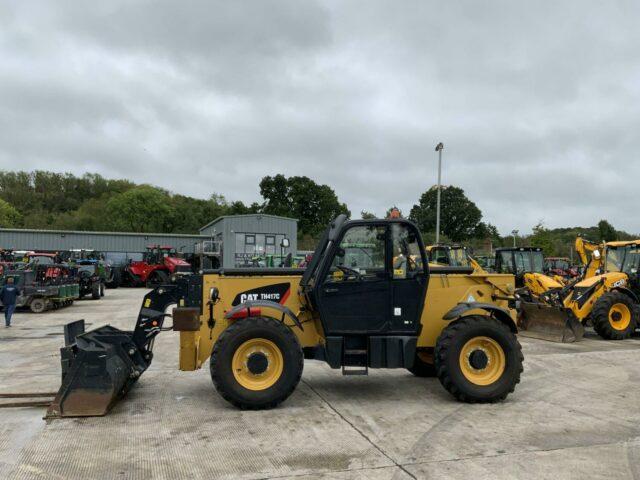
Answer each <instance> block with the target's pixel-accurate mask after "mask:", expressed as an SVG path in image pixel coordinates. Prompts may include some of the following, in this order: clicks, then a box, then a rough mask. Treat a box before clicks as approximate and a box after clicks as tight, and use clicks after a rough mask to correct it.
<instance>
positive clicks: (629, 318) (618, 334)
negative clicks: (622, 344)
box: [591, 290, 638, 340]
mask: <svg viewBox="0 0 640 480" xmlns="http://www.w3.org/2000/svg"><path fill="white" fill-rule="evenodd" d="M637 316H638V314H637V309H636V307H635V305H634V303H633V300H632V299H631V298H630V297H629V296H627V295H625V294H624V293H622V292H618V291H615V290H614V291H611V292H607V293H605V294H604V295H602V296H601V297H600V298H599V299H598V300H597V301H596V304H595V305H594V306H593V310H592V312H591V321H592V322H593V329H594V330H595V331H596V332H597V333H598V335H600V336H601V337H602V338H604V339H607V340H623V339H625V338H629V337H630V336H631V335H632V334H633V332H634V330H635V329H636V325H637V323H638V318H637Z"/></svg>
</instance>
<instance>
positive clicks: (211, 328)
mask: <svg viewBox="0 0 640 480" xmlns="http://www.w3.org/2000/svg"><path fill="white" fill-rule="evenodd" d="M417 259H419V261H418V260H417ZM514 288H515V287H514V278H513V276H512V275H499V274H485V275H481V274H478V273H473V274H472V269H471V268H464V267H431V266H429V264H428V262H427V256H426V252H425V248H424V245H423V243H422V239H421V237H420V234H419V231H418V229H417V228H416V226H415V225H414V224H413V223H411V222H409V221H407V220H404V219H401V218H394V219H387V220H375V219H374V220H354V221H349V220H347V219H346V217H345V216H343V215H341V216H339V217H338V218H336V219H335V220H334V221H333V222H332V223H331V225H330V226H329V228H328V229H327V231H326V232H325V234H324V235H323V237H322V238H321V240H320V242H319V244H318V247H317V248H316V251H315V253H314V255H313V259H312V260H311V262H310V264H309V266H308V267H307V268H306V270H304V271H300V270H298V269H286V268H275V269H264V268H258V269H253V268H239V269H222V270H210V271H204V273H202V274H199V275H186V276H181V277H178V278H174V279H172V282H171V283H169V284H166V285H162V286H160V287H158V288H156V289H155V290H153V291H151V292H150V293H148V294H147V295H146V296H145V298H144V301H143V304H142V307H141V309H140V312H139V315H138V320H137V323H136V325H135V329H134V330H133V331H122V330H119V329H117V328H113V327H110V326H103V327H100V328H97V329H95V330H92V331H89V332H84V326H83V324H82V323H78V322H73V323H70V324H68V325H66V327H65V343H66V346H65V347H64V348H62V350H61V356H62V385H61V387H60V390H59V392H58V394H57V396H56V399H55V401H54V403H53V404H52V406H51V407H50V409H49V411H48V415H49V416H50V417H72V416H95V415H104V414H105V413H107V411H108V410H109V408H110V407H111V406H112V405H113V403H114V402H115V401H116V400H117V399H118V398H120V397H121V396H123V395H124V394H126V392H127V391H128V390H129V389H130V388H131V387H132V386H133V385H134V384H135V382H136V381H137V380H138V378H139V377H140V375H141V374H142V373H143V372H144V371H145V370H146V369H147V368H148V367H149V365H150V363H151V361H152V359H153V351H152V350H153V340H154V338H155V336H156V335H158V334H159V333H160V332H161V331H164V330H170V329H173V330H174V331H178V332H179V334H180V353H179V359H180V362H179V363H180V369H181V370H186V371H190V370H197V369H200V368H202V367H203V366H205V365H206V361H207V360H208V359H209V368H210V372H211V378H212V380H213V383H214V385H215V387H216V389H217V390H218V392H219V393H220V395H222V397H223V398H225V399H226V400H227V401H229V402H230V403H231V404H233V405H235V406H237V407H240V408H246V409H264V408H271V407H275V406H276V405H278V404H279V403H280V402H282V401H284V400H285V399H287V397H289V395H290V394H291V393H292V392H293V390H294V389H295V388H296V385H297V384H298V382H299V380H300V377H301V375H302V370H303V364H304V360H305V359H313V360H321V361H324V362H326V363H327V364H328V365H329V366H330V367H331V368H335V369H342V373H343V374H345V375H366V374H367V373H368V370H369V369H370V368H401V369H402V368H404V369H408V370H409V371H410V372H412V373H413V374H414V375H417V376H432V375H435V376H437V377H438V379H439V380H440V383H441V384H442V386H443V387H444V388H445V389H446V390H448V391H449V392H450V393H451V394H452V395H453V396H454V397H455V398H456V399H458V400H459V401H463V402H496V401H500V400H503V399H504V398H505V397H506V396H507V395H508V394H509V393H511V392H513V390H514V388H515V386H516V384H517V383H518V382H519V381H520V373H521V372H522V361H523V357H522V352H521V348H520V345H519V343H518V341H517V339H516V336H515V334H516V331H517V329H516V311H515V310H514V309H513V308H511V307H513V306H514V305H513V303H512V302H511V301H510V298H509V294H513V292H514ZM171 304H177V307H175V308H174V309H173V311H172V315H171V316H172V321H173V322H172V323H173V324H172V326H171V327H168V328H166V327H165V326H164V325H163V322H164V320H165V317H166V316H167V314H165V312H166V310H167V309H168V307H169V306H170V305H171ZM394 381H402V378H401V377H398V378H396V379H395V380H394Z"/></svg>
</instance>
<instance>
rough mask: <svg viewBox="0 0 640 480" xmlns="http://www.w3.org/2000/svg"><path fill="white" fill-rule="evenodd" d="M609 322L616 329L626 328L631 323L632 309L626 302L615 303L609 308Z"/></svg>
mask: <svg viewBox="0 0 640 480" xmlns="http://www.w3.org/2000/svg"><path fill="white" fill-rule="evenodd" d="M609 323H610V324H611V326H612V327H613V328H615V329H616V330H626V329H627V328H628V327H629V324H630V323H631V310H630V309H629V307H627V306H626V305H625V304H624V303H615V304H613V305H612V306H611V309H610V310H609Z"/></svg>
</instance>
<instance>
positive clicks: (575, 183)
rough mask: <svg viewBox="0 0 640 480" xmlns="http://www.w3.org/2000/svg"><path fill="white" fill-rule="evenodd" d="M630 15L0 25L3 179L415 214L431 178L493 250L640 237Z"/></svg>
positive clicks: (249, 11) (237, 12) (444, 12)
mask: <svg viewBox="0 0 640 480" xmlns="http://www.w3.org/2000/svg"><path fill="white" fill-rule="evenodd" d="M638 14H640V4H637V3H636V2H631V1H628V2H617V3H613V2H609V3H602V2H586V3H585V2H580V3H577V2H569V1H566V2H534V3H528V4H522V3H521V2H507V1H502V2H492V3H491V4H486V3H485V4H480V3H478V2H472V1H467V2H457V3H454V4H452V3H450V2H449V3H447V2H436V1H427V2H424V1H408V2H403V3H402V4H398V3H397V2H390V1H385V2H374V1H366V2H365V1H353V2H341V1H329V2H313V1H305V2H300V1H297V0H287V1H277V2H276V1H260V2H242V1H234V2H212V1H194V2H172V1H168V0H166V1H160V2H150V1H149V2H135V3H134V2H124V1H122V2H102V3H97V4H96V3H95V2H94V3H91V4H89V3H86V2H80V1H77V2H56V3H55V4H53V3H51V4H31V3H28V2H17V1H16V2H13V3H5V4H3V5H2V6H1V7H0V21H1V22H2V24H3V28H2V30H0V55H1V57H0V58H2V59H3V60H2V63H3V69H2V73H0V92H1V94H2V99H3V100H2V102H0V166H1V167H2V168H4V169H34V168H41V169H49V170H56V171H72V172H75V173H82V172H85V171H91V172H99V173H101V174H103V175H106V176H108V177H113V178H130V179H131V180H134V181H138V182H149V183H153V184H157V185H160V186H162V187H164V188H167V189H169V190H172V191H174V192H178V193H182V194H187V195H193V196H199V197H208V196H209V195H210V194H211V193H213V192H216V193H221V194H224V195H225V196H226V197H227V198H229V199H240V200H243V201H245V202H251V201H255V200H258V199H259V192H258V183H259V181H260V179H261V178H262V177H263V176H264V175H272V174H276V173H284V174H286V175H307V176H309V177H311V178H313V179H315V180H316V181H318V182H321V183H327V184H329V185H331V186H332V187H333V188H334V189H335V191H336V192H337V194H338V196H339V198H340V199H341V200H342V201H345V202H346V203H347V204H348V205H349V207H350V209H351V210H352V212H354V213H358V212H360V211H361V210H369V211H374V212H376V213H378V214H379V215H382V214H383V213H384V212H385V211H386V209H387V208H388V207H389V206H391V205H394V204H395V205H397V206H398V207H400V208H401V209H402V210H403V211H405V212H408V211H409V210H410V208H411V206H412V205H413V204H414V203H415V202H416V201H417V199H418V197H419V195H420V193H421V192H423V191H424V190H426V189H427V188H429V187H430V186H431V185H432V184H433V183H435V181H436V167H437V157H436V154H435V152H434V146H435V144H436V143H437V142H438V141H443V142H444V143H445V150H444V154H443V159H444V169H443V181H444V182H445V183H447V184H454V185H458V186H460V187H462V188H463V189H464V190H465V191H466V192H467V194H468V196H469V197H470V198H471V199H472V200H474V201H475V202H476V203H477V204H478V206H479V207H480V208H481V210H482V211H483V214H484V217H485V220H486V221H489V222H491V223H494V224H495V225H497V226H498V227H499V229H500V230H501V231H502V232H508V231H510V230H511V229H513V228H517V229H519V230H520V231H522V232H526V231H530V229H531V227H532V226H533V225H534V224H535V223H537V221H538V220H540V219H543V220H544V221H545V224H546V225H547V226H549V227H556V226H573V225H593V224H595V223H596V222H597V221H598V220H599V219H601V218H607V219H608V220H609V221H611V222H612V223H613V224H614V225H615V226H616V227H618V228H623V229H626V230H629V231H632V232H640V220H638V217H637V215H635V214H634V213H635V212H633V211H632V205H634V203H635V202H634V201H635V200H636V195H635V193H636V185H635V182H634V179H635V178H638V177H639V176H640V161H638V160H637V158H636V155H637V153H636V152H638V151H639V150H640V140H639V138H638V135H637V133H636V131H637V129H638V126H639V125H640V110H639V109H638V108H636V105H638V103H639V100H640V61H639V60H640V58H639V57H640V54H639V53H638V51H637V45H638V44H639V42H640V30H638V29H637V28H636V24H637V18H639V15H638Z"/></svg>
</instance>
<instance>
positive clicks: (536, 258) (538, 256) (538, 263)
mask: <svg viewBox="0 0 640 480" xmlns="http://www.w3.org/2000/svg"><path fill="white" fill-rule="evenodd" d="M512 253H513V263H512V260H511V254H512ZM500 263H501V265H502V266H501V269H500V270H501V273H513V274H522V273H528V272H542V269H543V265H544V257H543V255H542V252H534V251H531V250H518V251H515V252H511V251H505V252H500ZM514 264H515V265H514ZM514 266H515V271H514Z"/></svg>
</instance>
